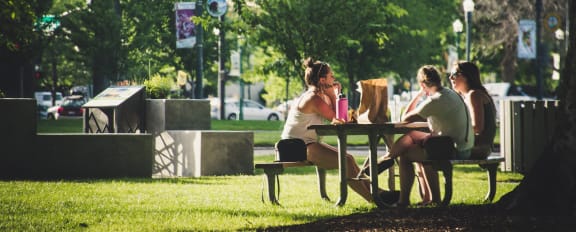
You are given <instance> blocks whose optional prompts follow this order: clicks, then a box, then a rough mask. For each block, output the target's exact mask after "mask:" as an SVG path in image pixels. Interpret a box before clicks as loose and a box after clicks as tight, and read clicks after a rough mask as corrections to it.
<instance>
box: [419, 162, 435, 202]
mask: <svg viewBox="0 0 576 232" xmlns="http://www.w3.org/2000/svg"><path fill="white" fill-rule="evenodd" d="M416 170H417V172H418V183H419V186H420V197H422V203H429V202H430V201H432V196H431V195H432V193H431V192H430V188H429V187H428V186H429V183H428V180H427V179H426V176H425V175H426V174H425V170H424V165H423V164H421V163H416Z"/></svg>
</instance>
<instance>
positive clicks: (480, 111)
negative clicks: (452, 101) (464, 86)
mask: <svg viewBox="0 0 576 232" xmlns="http://www.w3.org/2000/svg"><path fill="white" fill-rule="evenodd" d="M482 97H483V94H482V93H481V92H480V91H475V90H472V91H471V92H470V98H469V107H468V108H469V110H470V117H471V120H472V126H473V127H474V134H480V133H482V132H483V131H484V103H483V101H482Z"/></svg>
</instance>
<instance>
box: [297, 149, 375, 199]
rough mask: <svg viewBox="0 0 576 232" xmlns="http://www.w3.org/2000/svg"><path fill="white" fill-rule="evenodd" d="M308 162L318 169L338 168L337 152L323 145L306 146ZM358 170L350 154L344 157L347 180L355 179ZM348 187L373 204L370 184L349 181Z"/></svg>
mask: <svg viewBox="0 0 576 232" xmlns="http://www.w3.org/2000/svg"><path fill="white" fill-rule="evenodd" d="M308 160H309V161H311V162H312V163H314V164H316V165H317V166H318V167H321V168H325V169H336V168H338V151H337V149H336V148H335V147H332V146H330V145H328V144H323V143H313V144H310V145H308ZM358 172H360V168H359V167H358V165H357V164H356V160H355V159H354V157H353V156H352V155H350V154H347V155H346V176H347V177H348V179H349V180H350V179H352V178H356V177H357V174H358ZM348 186H350V188H352V190H354V192H356V193H358V194H359V195H360V196H362V198H364V199H365V200H366V201H368V202H373V199H372V194H370V182H369V181H368V180H358V181H356V180H350V181H348Z"/></svg>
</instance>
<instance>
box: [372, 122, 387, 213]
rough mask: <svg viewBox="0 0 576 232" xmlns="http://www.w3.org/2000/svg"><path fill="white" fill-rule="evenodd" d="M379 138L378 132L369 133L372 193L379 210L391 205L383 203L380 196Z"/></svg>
mask: <svg viewBox="0 0 576 232" xmlns="http://www.w3.org/2000/svg"><path fill="white" fill-rule="evenodd" d="M379 140H380V137H378V133H377V131H374V130H371V131H370V132H368V145H369V146H370V150H369V153H370V154H369V156H370V193H371V194H372V199H373V200H374V203H375V204H376V206H378V208H389V207H390V205H388V204H386V203H384V202H382V199H380V195H379V189H380V188H378V141H379Z"/></svg>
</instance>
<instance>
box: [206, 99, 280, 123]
mask: <svg viewBox="0 0 576 232" xmlns="http://www.w3.org/2000/svg"><path fill="white" fill-rule="evenodd" d="M238 103H239V100H238V99H226V103H225V105H226V108H225V109H226V110H225V112H224V113H225V114H226V115H225V118H226V119H228V120H238V119H239V118H240V105H239V104H238ZM210 104H211V108H212V109H211V111H210V116H211V117H212V118H214V119H219V118H220V107H219V106H220V99H218V98H213V99H210ZM242 111H243V116H244V118H243V119H244V120H280V119H282V113H280V112H278V111H276V110H273V109H270V108H267V107H265V106H263V105H261V104H260V103H258V102H255V101H252V100H248V99H244V105H243V107H242Z"/></svg>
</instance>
